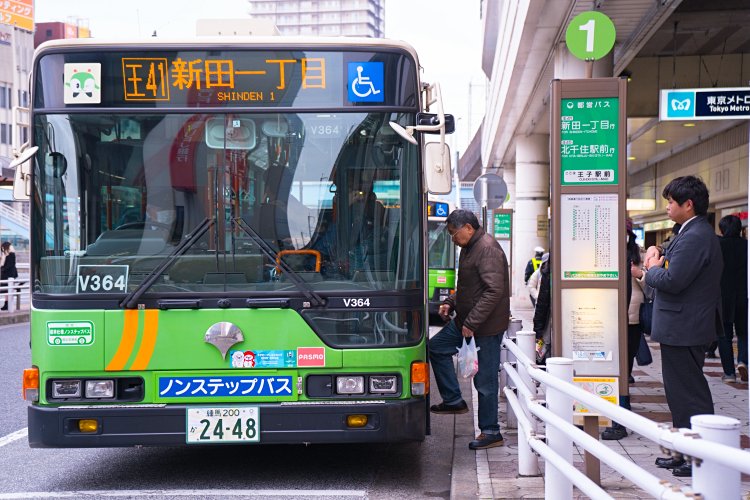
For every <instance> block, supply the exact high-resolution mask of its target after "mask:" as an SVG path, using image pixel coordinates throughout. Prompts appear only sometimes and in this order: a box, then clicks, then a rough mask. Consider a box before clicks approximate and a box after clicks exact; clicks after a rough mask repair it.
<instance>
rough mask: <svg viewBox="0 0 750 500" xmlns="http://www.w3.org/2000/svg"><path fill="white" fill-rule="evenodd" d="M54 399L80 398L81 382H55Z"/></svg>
mask: <svg viewBox="0 0 750 500" xmlns="http://www.w3.org/2000/svg"><path fill="white" fill-rule="evenodd" d="M52 397H53V398H80V397H81V381H80V380H55V381H53V382H52Z"/></svg>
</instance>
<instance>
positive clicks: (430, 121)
mask: <svg viewBox="0 0 750 500" xmlns="http://www.w3.org/2000/svg"><path fill="white" fill-rule="evenodd" d="M443 116H444V117H445V118H444V119H445V133H446V134H452V133H453V132H455V131H456V120H455V119H454V118H453V115H449V114H448V113H445V114H444V115H443ZM419 125H427V126H434V125H440V116H439V115H438V114H437V113H417V126H419ZM425 133H426V134H439V133H440V130H433V131H425Z"/></svg>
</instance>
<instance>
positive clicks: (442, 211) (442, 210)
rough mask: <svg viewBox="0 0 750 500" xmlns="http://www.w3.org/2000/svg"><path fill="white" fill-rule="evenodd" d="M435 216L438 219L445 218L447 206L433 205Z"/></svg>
mask: <svg viewBox="0 0 750 500" xmlns="http://www.w3.org/2000/svg"><path fill="white" fill-rule="evenodd" d="M435 215H436V216H438V217H447V216H448V205H446V204H445V203H436V204H435Z"/></svg>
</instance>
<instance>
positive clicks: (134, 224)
mask: <svg viewBox="0 0 750 500" xmlns="http://www.w3.org/2000/svg"><path fill="white" fill-rule="evenodd" d="M146 225H148V226H153V227H156V228H158V229H163V230H164V231H169V225H168V224H162V223H161V222H156V221H149V222H142V221H138V222H127V223H125V224H123V225H121V226H117V227H116V228H115V231H119V230H121V229H145V228H146Z"/></svg>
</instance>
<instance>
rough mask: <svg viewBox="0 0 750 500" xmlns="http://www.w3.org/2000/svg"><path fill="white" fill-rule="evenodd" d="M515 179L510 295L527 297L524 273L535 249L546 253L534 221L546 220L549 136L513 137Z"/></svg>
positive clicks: (548, 189) (544, 242)
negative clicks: (514, 138)
mask: <svg viewBox="0 0 750 500" xmlns="http://www.w3.org/2000/svg"><path fill="white" fill-rule="evenodd" d="M515 173H516V178H515V194H516V196H515V203H514V207H513V208H514V209H515V213H514V214H513V272H512V275H511V290H512V292H513V295H516V296H519V297H521V296H523V297H525V296H527V295H528V292H527V290H526V285H524V282H523V273H524V270H525V269H526V263H527V262H528V261H529V259H530V258H531V257H533V256H534V247H536V246H541V247H543V248H544V249H545V250H549V243H548V241H547V237H546V236H541V237H540V236H538V235H537V218H538V217H544V218H546V217H547V208H548V206H549V193H550V186H549V135H546V134H539V135H530V136H518V137H516V169H515Z"/></svg>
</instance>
